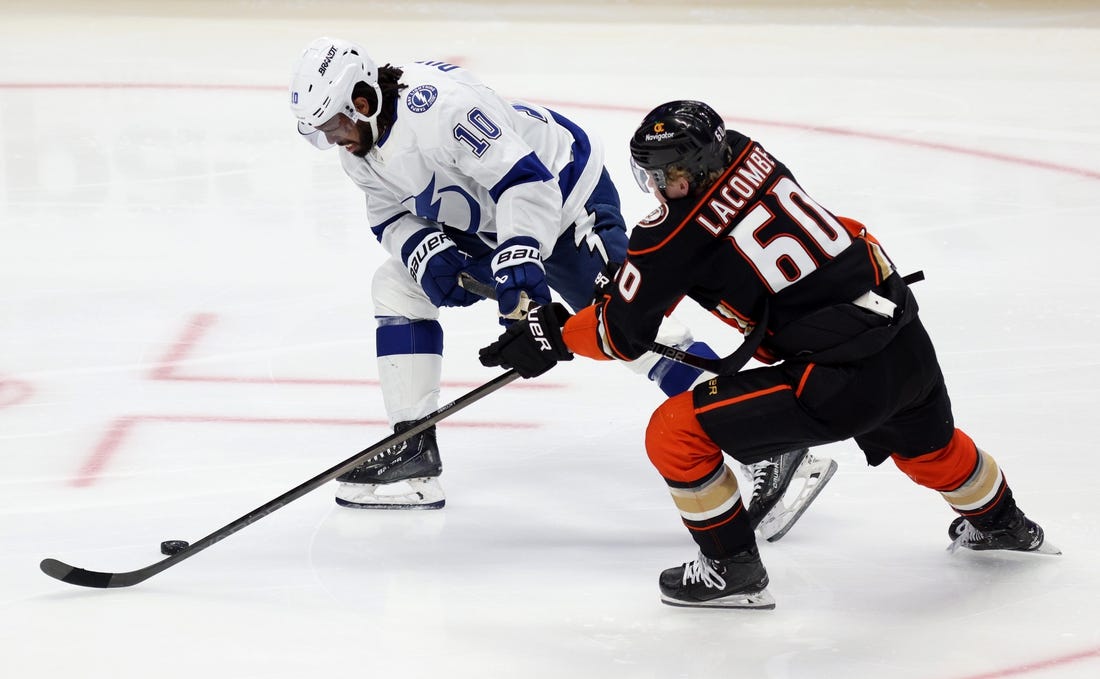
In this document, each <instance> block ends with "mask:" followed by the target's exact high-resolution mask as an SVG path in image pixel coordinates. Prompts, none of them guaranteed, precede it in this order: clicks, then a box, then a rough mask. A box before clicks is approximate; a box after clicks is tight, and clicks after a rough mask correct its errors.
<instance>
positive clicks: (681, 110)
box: [630, 100, 732, 192]
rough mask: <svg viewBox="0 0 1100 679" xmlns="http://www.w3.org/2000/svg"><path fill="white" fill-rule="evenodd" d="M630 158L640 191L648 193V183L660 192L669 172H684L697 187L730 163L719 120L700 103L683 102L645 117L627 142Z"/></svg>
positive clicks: (720, 119)
mask: <svg viewBox="0 0 1100 679" xmlns="http://www.w3.org/2000/svg"><path fill="white" fill-rule="evenodd" d="M630 158H631V164H632V166H633V168H634V176H635V179H637V180H638V184H639V185H640V186H641V187H642V189H643V190H645V191H648V190H649V189H648V188H647V186H646V184H647V183H648V182H649V181H652V182H653V184H654V186H656V187H657V189H658V190H660V191H662V192H663V191H664V189H665V187H666V186H667V174H668V171H669V169H670V168H673V167H675V168H680V169H682V170H684V171H685V172H687V173H688V175H689V176H690V178H691V183H692V185H693V186H696V187H698V186H703V185H705V184H706V183H707V180H708V178H709V176H710V174H711V173H712V172H715V171H721V170H724V169H725V168H726V167H727V166H729V163H730V162H731V161H732V158H731V157H730V148H729V144H727V143H726V126H725V123H724V122H723V121H722V118H721V116H719V115H718V114H717V113H716V112H715V111H714V109H712V108H711V107H709V106H707V105H706V104H704V103H702V102H698V101H687V100H681V101H670V102H668V103H665V104H661V105H660V106H658V107H657V108H655V109H653V110H652V111H650V112H649V113H648V114H646V117H645V118H644V119H642V123H641V125H639V126H638V129H637V130H636V131H635V132H634V137H633V138H632V139H631V140H630Z"/></svg>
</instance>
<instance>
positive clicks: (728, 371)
mask: <svg viewBox="0 0 1100 679" xmlns="http://www.w3.org/2000/svg"><path fill="white" fill-rule="evenodd" d="M458 284H459V285H461V286H462V287H463V288H465V289H467V290H469V291H470V292H472V293H474V294H475V295H479V296H481V297H485V298H486V299H496V298H497V293H496V290H495V289H493V286H491V285H489V284H488V283H482V282H481V281H479V280H478V279H476V278H474V277H473V276H471V275H470V274H468V273H466V272H462V273H460V274H459V275H458ZM767 325H768V303H767V300H765V301H764V310H763V312H762V313H761V317H760V321H759V322H758V323H757V324H756V326H755V327H754V328H753V329H752V332H750V333H749V334H748V335H747V336H746V337H745V341H744V342H742V343H741V345H740V346H739V347H737V349H735V350H734V352H733V353H732V354H730V355H729V356H726V357H724V358H707V357H706V356H698V355H696V354H692V353H688V352H686V351H684V350H683V349H677V348H676V347H670V346H668V345H667V344H661V343H659V342H652V343H650V345H649V346H648V347H647V348H648V349H649V350H650V351H652V352H653V353H655V354H660V355H661V356H664V357H665V358H667V359H670V360H673V361H676V362H677V363H683V364H684V365H690V366H691V367H693V368H699V369H700V370H706V371H707V372H711V373H714V374H715V375H732V374H734V373H736V372H737V371H738V370H740V369H741V368H742V367H744V365H745V364H746V363H748V362H749V359H750V358H752V355H753V354H754V353H755V352H756V349H757V347H759V346H760V342H761V341H762V340H763V339H764V328H765V327H766V326H767Z"/></svg>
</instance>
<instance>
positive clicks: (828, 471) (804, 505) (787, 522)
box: [757, 455, 837, 542]
mask: <svg viewBox="0 0 1100 679" xmlns="http://www.w3.org/2000/svg"><path fill="white" fill-rule="evenodd" d="M836 470H837V463H836V461H835V460H831V459H828V458H824V459H818V458H816V457H814V456H813V455H807V456H806V457H805V458H803V460H802V463H801V464H800V465H799V466H798V469H796V470H795V474H794V478H793V479H791V484H792V485H793V484H795V483H797V482H798V481H800V480H801V481H804V483H803V485H802V489H801V490H800V491H799V493H798V495H797V496H796V497H795V498H794V499H793V500H791V501H790V502H787V498H786V495H785V494H784V497H781V498H779V501H778V502H776V503H775V506H774V507H772V509H771V511H769V512H768V513H767V514H766V515H765V516H764V518H763V519H761V520H760V525H759V526H757V530H759V531H760V536H761V537H763V538H764V539H765V540H767V541H768V542H776V541H778V540H779V539H780V538H782V537H783V536H784V535H786V534H787V532H788V531H790V529H791V528H793V527H794V524H795V523H796V522H797V521H798V520H799V519H800V518H802V515H803V514H805V513H806V510H807V509H809V508H810V505H811V504H812V503H813V501H814V500H815V499H817V496H818V495H819V494H820V493H821V491H822V490H824V489H825V484H827V483H829V479H831V478H833V474H835V473H836Z"/></svg>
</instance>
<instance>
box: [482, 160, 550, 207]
mask: <svg viewBox="0 0 1100 679" xmlns="http://www.w3.org/2000/svg"><path fill="white" fill-rule="evenodd" d="M553 178H554V175H552V174H550V170H548V169H546V166H545V165H543V164H542V161H541V160H539V157H538V156H536V155H535V152H534V151H532V152H531V153H528V154H527V155H525V156H524V157H522V158H520V159H519V161H517V162H516V164H515V165H513V166H512V169H511V170H508V174H506V175H504V176H503V177H501V179H500V181H499V182H497V183H496V185H495V186H493V188H491V189H489V196H490V197H491V198H492V199H493V202H494V203H497V202H500V194H502V193H504V192H505V191H507V190H508V189H510V188H512V187H513V186H519V185H520V184H527V183H528V182H544V181H547V180H548V179H553Z"/></svg>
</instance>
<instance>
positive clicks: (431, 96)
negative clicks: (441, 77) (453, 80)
mask: <svg viewBox="0 0 1100 679" xmlns="http://www.w3.org/2000/svg"><path fill="white" fill-rule="evenodd" d="M438 96H439V90H437V89H435V87H434V86H432V85H421V86H419V87H417V88H415V89H414V90H412V91H411V92H409V95H408V96H407V97H405V105H406V106H408V107H409V110H410V111H412V112H413V113H423V112H424V111H427V110H428V109H430V108H431V107H432V104H434V103H435V100H436V98H437V97H438Z"/></svg>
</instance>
